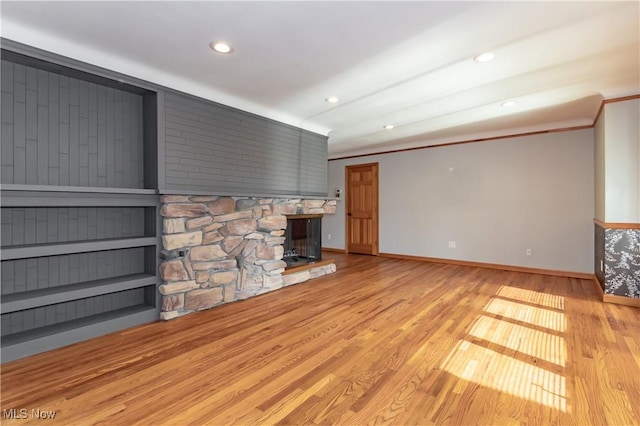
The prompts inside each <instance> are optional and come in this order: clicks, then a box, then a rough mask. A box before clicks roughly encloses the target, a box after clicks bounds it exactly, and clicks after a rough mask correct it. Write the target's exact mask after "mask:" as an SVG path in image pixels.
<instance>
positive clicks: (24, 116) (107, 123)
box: [1, 60, 144, 188]
mask: <svg viewBox="0 0 640 426" xmlns="http://www.w3.org/2000/svg"><path fill="white" fill-rule="evenodd" d="M143 161H144V159H143V97H142V96H141V95H138V94H134V93H130V92H127V91H122V90H118V89H115V88H111V87H105V86H102V85H98V84H96V83H92V82H87V81H84V80H79V79H75V78H71V77H67V76H64V75H60V74H57V73H54V72H49V71H45V70H42V69H36V68H33V67H29V66H25V65H22V64H18V63H12V62H9V61H7V60H2V175H1V178H2V183H4V184H27V185H56V186H80V187H101V188H104V187H106V188H115V187H117V188H144V182H143V173H144V167H143Z"/></svg>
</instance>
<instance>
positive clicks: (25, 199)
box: [0, 185, 160, 207]
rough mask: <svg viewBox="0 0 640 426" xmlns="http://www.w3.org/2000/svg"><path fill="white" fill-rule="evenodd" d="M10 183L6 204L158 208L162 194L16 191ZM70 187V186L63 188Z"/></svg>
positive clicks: (4, 195) (3, 191) (4, 194)
mask: <svg viewBox="0 0 640 426" xmlns="http://www.w3.org/2000/svg"><path fill="white" fill-rule="evenodd" d="M8 186H11V187H14V186H24V185H3V186H2V188H1V190H0V194H1V195H2V206H3V207H155V206H156V205H158V203H159V199H160V198H159V196H158V195H157V194H156V193H155V190H146V189H145V190H136V191H144V192H140V193H138V192H95V193H91V192H83V191H78V192H73V191H66V190H65V191H62V190H61V191H47V190H44V189H39V190H32V189H30V190H26V189H22V190H15V189H8V188H7V187H8ZM60 188H68V187H60Z"/></svg>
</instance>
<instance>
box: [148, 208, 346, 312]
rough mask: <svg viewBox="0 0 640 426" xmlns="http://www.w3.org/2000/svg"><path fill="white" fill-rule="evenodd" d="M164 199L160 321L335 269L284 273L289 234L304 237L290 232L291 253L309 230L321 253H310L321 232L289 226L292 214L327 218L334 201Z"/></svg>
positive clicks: (313, 268) (311, 267) (331, 266)
mask: <svg viewBox="0 0 640 426" xmlns="http://www.w3.org/2000/svg"><path fill="white" fill-rule="evenodd" d="M161 203H162V208H161V211H160V214H161V215H162V217H163V232H162V245H163V249H164V250H162V252H161V257H162V262H161V264H160V277H161V278H162V285H161V286H160V288H159V290H160V293H161V294H162V310H161V313H160V317H161V319H164V320H168V319H171V318H175V317H178V316H182V315H185V314H189V313H191V312H195V311H199V310H203V309H208V308H211V307H213V306H217V305H220V304H223V303H228V302H233V301H236V300H242V299H246V298H247V297H252V296H257V295H259V294H263V293H266V292H269V291H273V290H277V289H279V288H282V287H283V286H287V285H292V284H297V283H300V282H304V281H307V280H309V279H311V278H316V277H320V276H322V275H326V274H329V273H333V272H335V264H333V263H328V264H327V263H319V264H318V266H314V265H313V264H311V265H309V267H307V268H300V272H295V271H296V270H295V269H293V270H292V272H291V273H289V271H287V273H286V274H285V268H286V267H287V262H285V260H283V259H284V257H285V246H284V244H285V241H286V233H287V232H288V231H289V232H293V233H294V234H295V237H298V238H293V235H292V240H291V241H292V244H293V246H292V247H289V248H288V250H292V249H294V248H296V250H301V246H297V245H296V244H299V243H300V244H301V242H300V241H297V240H302V238H301V236H302V235H303V234H307V237H308V236H309V235H308V234H310V233H311V234H314V235H311V236H312V237H314V238H315V242H314V243H312V244H314V245H315V247H316V248H317V253H318V254H317V255H316V254H313V253H311V252H310V251H305V252H304V256H305V257H306V258H307V261H308V260H309V256H311V257H313V256H320V254H319V253H320V249H321V247H320V244H321V233H320V229H317V230H314V229H311V230H310V231H309V232H307V231H306V230H305V231H304V232H303V231H302V225H292V226H291V227H289V225H288V221H287V217H290V218H294V219H295V218H298V219H305V220H303V222H304V221H306V219H311V218H319V219H318V221H321V217H322V215H323V214H333V213H335V211H336V201H335V200H307V199H288V198H287V199H274V198H249V197H218V196H184V195H164V196H162V198H161ZM292 223H294V222H292ZM300 223H302V222H300ZM294 227H297V228H296V229H294ZM294 231H295V232H294ZM316 234H317V235H316ZM305 244H306V245H308V244H309V239H308V238H307V242H306V243H305ZM305 250H306V248H305ZM298 253H300V251H298ZM314 253H315V252H314ZM289 254H291V251H289ZM289 257H291V258H292V259H291V260H293V256H289ZM300 257H301V256H298V261H299V260H300ZM302 269H304V270H302Z"/></svg>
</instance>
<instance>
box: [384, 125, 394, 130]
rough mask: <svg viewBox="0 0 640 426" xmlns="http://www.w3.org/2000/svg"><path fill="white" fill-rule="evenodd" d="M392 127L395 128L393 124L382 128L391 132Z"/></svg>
mask: <svg viewBox="0 0 640 426" xmlns="http://www.w3.org/2000/svg"><path fill="white" fill-rule="evenodd" d="M394 127H396V126H394V125H393V124H387V125H386V126H384V128H385V129H387V130H391V129H393V128H394Z"/></svg>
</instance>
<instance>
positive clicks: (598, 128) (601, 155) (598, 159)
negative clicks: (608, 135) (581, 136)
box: [594, 109, 607, 222]
mask: <svg viewBox="0 0 640 426" xmlns="http://www.w3.org/2000/svg"><path fill="white" fill-rule="evenodd" d="M606 113H607V112H606V111H605V110H604V109H603V110H602V113H601V114H600V117H598V121H596V123H595V128H594V139H595V158H594V160H595V161H594V174H595V175H594V180H595V194H594V196H595V200H594V201H595V206H594V218H595V219H598V220H600V221H602V222H604V221H605V220H606V216H605V210H606V209H605V181H606V179H605V176H606V174H605V160H604V159H605V131H604V128H605V122H606V120H605V116H606Z"/></svg>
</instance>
